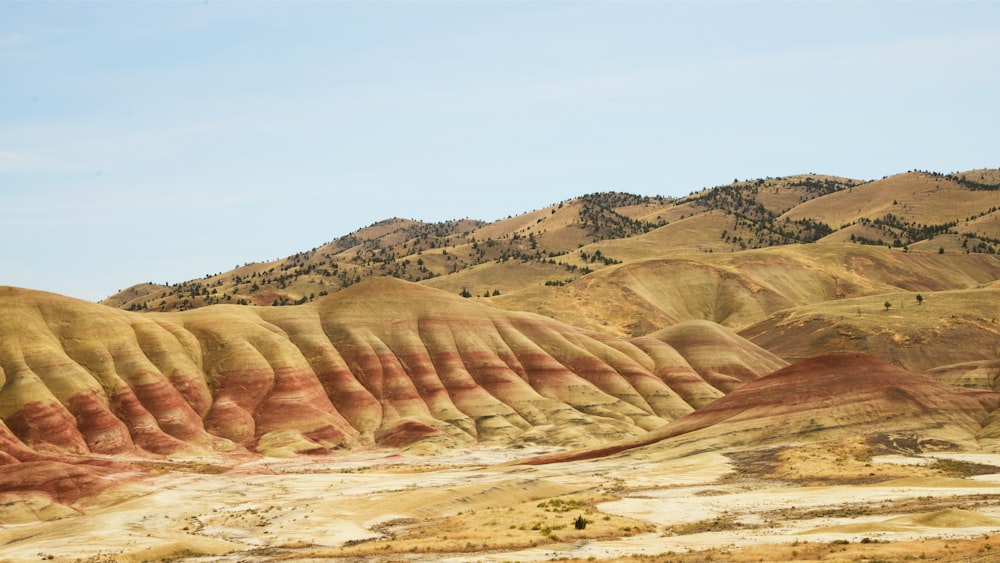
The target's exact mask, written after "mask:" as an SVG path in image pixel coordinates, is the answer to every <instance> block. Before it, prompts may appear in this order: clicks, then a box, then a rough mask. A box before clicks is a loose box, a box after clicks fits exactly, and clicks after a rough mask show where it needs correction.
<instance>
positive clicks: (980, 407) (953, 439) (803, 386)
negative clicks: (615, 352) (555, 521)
mask: <svg viewBox="0 0 1000 563" xmlns="http://www.w3.org/2000/svg"><path fill="white" fill-rule="evenodd" d="M998 406H1000V394H997V393H993V392H987V391H969V390H961V389H958V388H956V387H953V386H950V385H947V384H945V383H941V382H938V381H936V380H934V379H933V378H931V377H929V376H926V375H921V374H917V373H913V372H909V371H907V370H904V369H902V368H900V367H897V366H894V365H892V364H889V363H886V362H884V361H882V360H879V359H877V358H874V357H872V356H867V355H863V354H831V355H823V356H817V357H814V358H810V359H809V360H806V361H803V362H799V363H795V364H792V365H791V366H788V367H786V368H784V369H781V370H779V371H776V372H774V373H772V374H770V375H768V376H766V377H763V378H760V379H757V380H755V381H753V382H750V383H747V384H746V385H743V386H742V387H740V388H738V389H737V390H735V391H733V392H732V393H730V394H728V395H726V396H725V397H723V398H720V399H719V400H717V401H715V402H713V403H711V404H710V405H707V406H705V407H702V408H700V409H698V410H697V411H695V412H693V413H692V414H690V415H688V416H685V417H683V418H681V419H678V420H676V421H674V422H672V423H670V424H668V425H666V426H664V427H663V428H660V429H658V430H656V431H654V432H651V433H649V434H648V435H646V436H643V437H641V438H639V439H637V440H631V441H625V442H622V443H620V444H614V445H611V446H604V447H599V448H594V449H588V450H582V451H579V452H572V453H565V454H553V455H550V456H544V457H539V458H535V459H532V460H531V461H530V463H552V462H557V461H568V460H581V459H592V458H595V457H601V456H605V455H609V454H612V453H617V452H621V451H626V450H629V449H632V448H636V447H640V446H647V447H649V448H654V449H660V450H663V449H668V450H669V451H671V452H672V455H682V452H694V451H704V450H706V449H707V450H712V451H727V450H738V449H741V448H750V447H752V448H761V447H763V446H767V445H772V446H773V445H779V444H781V445H788V444H797V443H815V442H826V441H834V440H840V439H844V438H848V437H856V436H867V437H868V438H870V439H875V440H879V441H885V442H887V443H890V444H891V441H889V438H890V437H891V436H892V435H894V434H895V435H908V436H910V437H911V438H910V439H909V442H908V443H910V444H911V446H910V447H912V448H915V451H917V452H919V451H935V450H942V449H944V450H947V449H965V450H975V449H977V448H978V447H979V438H980V436H981V434H983V433H984V422H985V423H989V419H990V418H991V417H990V414H991V413H992V412H993V411H995V410H996V409H997V407H998ZM989 443H990V444H991V445H992V444H993V442H992V441H990V442H989ZM911 453H912V452H911Z"/></svg>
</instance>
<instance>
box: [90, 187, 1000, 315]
mask: <svg viewBox="0 0 1000 563" xmlns="http://www.w3.org/2000/svg"><path fill="white" fill-rule="evenodd" d="M998 174H1000V172H997V171H994V170H980V171H971V172H966V173H961V174H956V175H949V176H945V175H941V174H933V173H922V172H911V173H906V174H900V175H896V176H891V177H888V178H885V179H883V180H879V181H875V182H867V183H865V182H861V181H858V180H851V179H847V178H839V177H835V176H823V175H815V174H807V175H798V176H789V177H785V178H767V179H757V180H747V181H737V182H735V183H733V184H730V185H727V186H719V187H716V188H711V189H707V190H703V191H701V192H698V193H695V194H692V195H690V196H688V197H686V198H681V199H676V200H672V199H666V198H662V197H645V196H636V195H630V194H621V193H598V194H590V195H586V196H582V197H580V198H576V199H571V200H567V201H564V202H561V203H558V204H555V205H552V206H549V207H546V208H543V209H539V210H535V211H531V212H528V213H524V214H521V215H517V216H513V217H509V218H507V219H502V220H499V221H496V222H493V223H484V222H482V221H476V220H468V219H466V220H457V221H448V222H443V223H436V224H428V223H422V222H419V221H414V220H409V219H389V220H386V221H381V222H379V223H376V224H374V225H371V226H369V227H366V228H364V229H360V230H358V231H356V232H354V233H351V234H349V235H347V236H343V237H340V238H337V239H335V240H333V241H331V242H329V243H327V244H324V245H321V246H319V247H316V248H314V249H312V250H309V251H305V252H300V253H298V254H296V255H294V256H290V257H288V258H284V259H279V260H276V261H274V262H268V263H257V264H246V265H244V266H242V267H240V268H236V269H235V270H232V271H229V272H221V273H216V274H209V275H206V276H205V277H204V278H202V279H198V280H190V281H186V282H182V283H179V284H175V285H171V286H169V287H167V286H162V285H156V284H139V285H136V286H133V287H130V288H128V289H126V290H124V291H122V292H120V293H118V294H116V295H114V296H112V297H109V298H108V299H106V300H105V301H104V303H105V304H106V305H110V306H114V307H119V308H123V309H130V310H156V311H169V310H176V309H189V308H196V307H201V306H205V305H208V304H216V303H225V304H253V305H264V306H271V305H290V304H302V303H306V302H309V301H313V300H315V299H316V298H318V297H322V296H323V295H326V294H329V293H333V292H336V291H339V290H341V289H342V288H344V287H349V286H351V285H353V284H355V283H358V282H359V281H361V280H363V279H367V278H370V277H378V276H392V277H397V278H400V279H404V280H408V281H418V282H423V283H426V284H429V285H432V286H433V287H438V288H441V289H445V290H448V291H453V292H455V293H459V292H462V291H463V289H465V290H466V291H468V292H469V293H470V294H471V295H474V296H485V295H487V294H489V295H490V296H493V295H494V294H501V295H502V294H506V293H508V292H513V291H519V290H522V289H530V288H534V287H538V286H539V285H540V286H543V287H544V284H546V283H550V284H557V283H566V282H567V281H573V280H576V279H579V278H580V277H582V276H585V275H587V274H589V273H591V272H593V271H597V270H601V269H604V268H606V267H608V266H612V265H615V264H619V263H631V262H635V261H642V260H649V259H653V258H668V257H673V256H676V255H678V254H684V255H689V256H690V257H692V258H694V259H700V257H701V256H702V255H704V254H708V253H720V252H739V251H743V250H751V249H758V248H767V247H775V246H786V245H797V244H801V243H808V242H814V241H822V242H824V243H825V242H832V243H854V244H858V245H862V244H871V245H882V246H894V247H898V248H902V247H904V246H905V247H907V248H908V249H911V250H913V251H925V252H937V251H945V252H949V253H965V252H970V253H995V252H997V251H998V250H1000V214H998V208H1000V199H998V197H997V194H998V193H1000V192H998V191H997V188H996V184H993V183H992V182H993V178H994V176H996V175H998ZM962 178H965V179H964V180H963V179H962ZM893 202H896V203H893ZM953 202H958V203H957V204H953ZM511 265H519V266H522V265H523V266H526V267H525V268H513V270H521V269H523V270H524V271H525V272H528V273H529V275H528V276H526V277H524V278H522V277H520V276H519V275H518V274H517V273H516V272H512V271H511V270H512V268H511V267H510V266H511ZM527 266H530V267H527ZM473 271H474V272H473Z"/></svg>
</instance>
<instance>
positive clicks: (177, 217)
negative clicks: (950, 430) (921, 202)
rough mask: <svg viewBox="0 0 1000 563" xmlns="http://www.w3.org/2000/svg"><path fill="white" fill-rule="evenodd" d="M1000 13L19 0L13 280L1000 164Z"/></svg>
mask: <svg viewBox="0 0 1000 563" xmlns="http://www.w3.org/2000/svg"><path fill="white" fill-rule="evenodd" d="M998 21H1000V3H998V2H973V3H961V2H901V1H892V2H860V1H840V2H830V3H827V2H805V1H801V2H751V1H741V2H711V1H709V2H653V1H643V2H638V1H636V2H629V1H620V2H595V1H591V2H570V1H560V2H545V1H532V2H526V1H505V2H489V1H482V0H477V1H471V0H469V1H447V2H446V1H439V2H420V1H407V2H388V1H384V2H379V1H374V2H318V1H314V2H266V1H255V2H237V1H227V2H216V1H205V2H182V1H171V2H127V3H118V2H79V1H74V2H65V3H62V2H17V1H10V0H8V1H5V2H0V285H13V286H19V287H27V288H33V289H40V290H45V291H53V292H56V293H61V294H64V295H69V296H73V297H78V298H81V299H87V300H91V301H97V300H100V299H103V298H104V297H107V296H109V295H111V294H113V293H115V292H117V291H118V290H120V289H124V288H126V287H128V286H130V285H132V284H135V283H141V282H147V281H152V282H156V283H177V282H180V281H184V280H188V279H193V278H199V277H203V276H204V275H206V274H214V273H217V272H222V271H226V270H229V269H231V268H233V267H236V266H237V265H242V264H244V263H246V262H259V261H267V260H273V259H276V258H279V257H285V256H288V255H291V254H294V253H296V252H300V251H304V250H309V249H311V248H314V247H316V246H319V245H321V244H323V243H325V242H328V241H330V240H333V239H335V238H338V237H340V236H343V235H346V234H348V233H350V232H352V231H355V230H357V229H359V228H361V227H364V226H366V225H369V224H371V223H373V222H376V221H379V220H381V219H386V218H390V217H404V218H411V219H418V220H422V221H428V222H433V221H443V220H448V219H457V218H465V217H469V218H474V219H482V220H486V221H492V220H496V219H500V218H503V217H506V216H508V215H516V214H519V213H522V212H526V211H531V210H533V209H538V208H541V207H545V206H547V205H550V204H553V203H557V202H559V201H563V200H566V199H569V198H572V197H576V196H580V195H583V194H587V193H592V192H598V191H608V190H614V191H623V192H631V193H636V194H645V195H665V196H682V195H686V194H688V193H691V192H693V191H696V190H699V189H701V188H703V187H711V186H716V185H721V184H725V183H728V182H731V181H732V180H733V179H735V178H739V179H748V178H760V177H777V176H784V175H790V174H800V173H808V172H813V173H823V174H834V175H839V176H847V177H851V178H857V179H864V180H867V179H877V178H881V177H883V176H886V175H891V174H896V173H900V172H906V171H908V170H911V169H920V170H932V171H938V172H952V171H961V170H969V169H975V168H986V167H988V168H997V167H1000V150H998V149H1000V137H998V131H1000V94H998V92H1000V72H998V69H1000V25H997V22H998Z"/></svg>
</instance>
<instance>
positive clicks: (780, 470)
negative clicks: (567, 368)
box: [0, 444, 1000, 562]
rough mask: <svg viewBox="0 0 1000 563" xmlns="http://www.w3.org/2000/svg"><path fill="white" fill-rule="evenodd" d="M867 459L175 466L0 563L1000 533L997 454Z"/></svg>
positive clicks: (445, 457) (2, 528)
mask: <svg viewBox="0 0 1000 563" xmlns="http://www.w3.org/2000/svg"><path fill="white" fill-rule="evenodd" d="M856 451H857V444H839V445H835V446H824V447H821V448H816V447H813V446H810V447H804V448H799V449H796V448H791V449H786V450H780V451H767V452H751V453H750V455H743V456H730V457H727V456H723V455H721V454H717V453H703V454H699V455H695V456H690V457H685V458H681V459H672V458H670V456H669V455H668V454H667V453H665V452H657V451H655V450H653V451H640V452H634V453H631V454H629V455H627V456H622V457H616V458H610V459H603V460H597V461H590V462H579V463H567V464H556V465H548V466H539V467H534V466H532V467H527V466H517V465H504V464H505V463H507V462H510V461H511V460H515V459H520V458H525V457H528V456H530V455H534V454H537V453H541V451H528V450H524V449H520V450H504V449H498V448H474V449H465V450H456V451H453V452H449V453H447V454H441V455H432V456H419V457H417V456H405V455H398V454H393V453H392V452H380V451H370V452H360V453H350V454H343V455H339V456H336V457H334V456H331V457H326V458H298V459H280V460H278V459H260V460H254V461H250V462H246V463H242V464H240V465H238V466H237V467H235V468H233V469H232V470H231V471H228V472H225V473H209V474H203V473H197V472H191V466H190V465H189V466H184V465H183V464H178V466H177V469H178V470H166V471H164V472H162V473H160V474H157V475H153V476H150V477H149V478H148V479H146V480H144V481H143V482H142V483H141V484H139V485H135V486H130V487H128V488H125V489H120V490H117V491H114V492H113V493H111V494H109V495H106V496H105V497H102V498H99V499H94V500H93V501H92V502H90V503H87V504H84V505H80V506H76V507H74V509H75V510H76V512H73V511H49V512H48V513H46V514H50V515H52V516H51V517H52V518H53V519H51V520H40V521H29V522H22V523H2V522H3V520H2V519H0V561H18V562H20V561H40V560H54V561H144V560H163V559H166V558H172V559H173V560H175V561H187V562H195V561H198V562H201V561H273V560H296V561H311V560H313V561H322V560H330V559H331V558H336V559H344V560H375V561H455V562H458V561H490V562H492V561H496V562H499V561H511V560H518V561H544V560H551V559H560V558H577V559H588V558H594V559H620V558H623V557H626V556H630V555H659V554H672V553H690V552H700V551H702V550H719V549H726V550H732V549H740V548H747V547H753V546H762V545H770V544H774V545H799V544H801V543H802V542H806V543H809V544H825V545H830V546H836V545H842V544H849V543H851V544H857V543H860V542H865V543H866V544H867V543H875V544H882V545H881V546H880V545H875V546H874V547H875V548H876V549H879V548H881V549H888V547H884V546H888V545H902V543H901V542H914V541H916V542H926V541H931V540H934V539H944V540H958V539H961V538H986V537H988V536H990V535H992V534H997V533H1000V475H998V474H1000V455H996V454H948V455H945V454H934V456H920V457H917V456H909V457H905V456H875V457H867V458H863V457H854V458H849V457H845V456H847V455H850V454H851V453H856ZM845 452H847V453H845ZM944 458H948V459H950V460H951V461H952V463H950V464H948V465H945V466H941V464H940V463H939V460H940V459H944ZM994 466H995V467H996V468H997V471H996V472H995V473H990V472H989V471H988V470H989V468H991V467H994ZM182 468H183V469H186V470H184V471H181V470H180V469H182ZM969 468H975V469H976V471H967V472H968V473H979V474H977V475H966V474H962V472H963V469H965V470H968V469H969ZM167 469H169V468H167ZM789 475H795V476H796V478H794V479H792V478H788V476H789ZM0 516H2V513H0ZM578 518H583V519H584V520H586V521H587V522H586V523H587V525H586V527H585V528H584V529H577V528H576V526H575V525H574V523H575V521H576V520H577V519H578ZM883 542H888V543H883ZM868 547H872V546H868ZM981 549H985V548H981ZM998 551H1000V550H998ZM984 560H985V559H984Z"/></svg>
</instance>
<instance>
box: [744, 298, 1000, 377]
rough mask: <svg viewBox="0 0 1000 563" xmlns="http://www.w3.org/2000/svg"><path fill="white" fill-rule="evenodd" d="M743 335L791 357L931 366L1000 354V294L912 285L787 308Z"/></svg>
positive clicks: (927, 367)
mask: <svg viewBox="0 0 1000 563" xmlns="http://www.w3.org/2000/svg"><path fill="white" fill-rule="evenodd" d="M917 295H920V296H921V297H922V298H923V300H922V301H918V300H917ZM886 303H889V308H888V309H886V307H885V304H886ZM740 334H741V335H742V336H743V337H744V338H747V339H749V340H751V341H752V342H754V343H756V344H758V345H760V346H762V347H764V348H766V349H768V350H770V351H771V352H774V353H775V354H777V355H779V356H781V357H783V358H785V359H787V360H789V361H796V360H800V359H804V358H810V357H812V356H815V355H817V354H822V353H827V352H835V351H854V352H864V353H867V354H872V355H874V356H878V357H880V358H883V359H884V360H887V361H891V362H893V363H896V364H898V365H901V366H903V367H906V368H907V369H912V370H916V371H926V370H930V369H932V368H937V367H942V366H947V365H952V364H958V363H963V362H970V361H987V360H995V359H996V358H998V357H1000V293H998V292H997V290H996V289H974V290H955V291H942V292H935V293H920V292H917V291H910V292H894V293H887V294H880V295H874V296H870V297H862V298H856V299H844V300H838V301H830V302H824V303H818V304H814V305H807V306H803V307H797V308H794V309H789V310H786V311H782V312H781V313H778V314H775V315H774V316H772V317H771V318H769V319H767V320H765V321H762V322H760V323H757V324H755V325H753V326H750V327H747V328H746V329H744V330H742V331H740Z"/></svg>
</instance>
